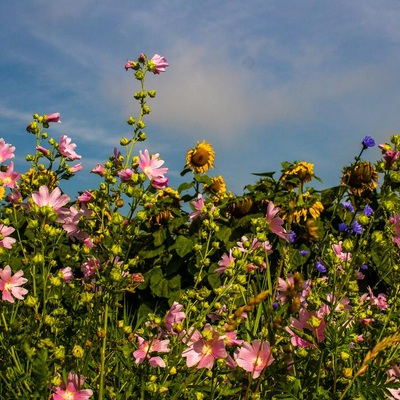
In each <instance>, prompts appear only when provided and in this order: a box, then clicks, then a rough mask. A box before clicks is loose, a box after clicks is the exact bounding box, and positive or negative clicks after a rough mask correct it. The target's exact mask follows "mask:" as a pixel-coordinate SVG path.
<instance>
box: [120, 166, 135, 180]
mask: <svg viewBox="0 0 400 400" xmlns="http://www.w3.org/2000/svg"><path fill="white" fill-rule="evenodd" d="M133 174H134V172H133V171H132V170H131V169H129V168H127V169H124V170H122V171H118V176H119V177H120V179H121V182H125V183H126V182H129V181H130V179H131V176H132V175H133Z"/></svg>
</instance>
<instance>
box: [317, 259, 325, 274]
mask: <svg viewBox="0 0 400 400" xmlns="http://www.w3.org/2000/svg"><path fill="white" fill-rule="evenodd" d="M315 266H316V268H317V271H318V272H320V273H321V274H324V273H325V272H326V267H325V265H324V264H322V262H321V261H320V260H318V261H317V262H316V263H315Z"/></svg>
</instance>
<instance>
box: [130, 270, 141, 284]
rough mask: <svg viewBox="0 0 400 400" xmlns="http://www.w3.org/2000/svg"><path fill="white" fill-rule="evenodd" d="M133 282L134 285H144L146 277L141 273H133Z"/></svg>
mask: <svg viewBox="0 0 400 400" xmlns="http://www.w3.org/2000/svg"><path fill="white" fill-rule="evenodd" d="M131 279H132V282H134V283H143V282H144V276H143V274H141V273H140V272H136V273H133V274H132V276H131Z"/></svg>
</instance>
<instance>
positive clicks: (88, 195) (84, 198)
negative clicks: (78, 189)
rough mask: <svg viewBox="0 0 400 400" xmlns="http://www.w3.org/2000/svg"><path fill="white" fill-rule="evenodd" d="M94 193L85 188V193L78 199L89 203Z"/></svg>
mask: <svg viewBox="0 0 400 400" xmlns="http://www.w3.org/2000/svg"><path fill="white" fill-rule="evenodd" d="M92 197H93V196H92V193H90V192H89V191H88V190H84V191H83V193H82V194H81V195H80V196H78V200H79V201H80V202H81V203H89V201H90V200H91V199H92Z"/></svg>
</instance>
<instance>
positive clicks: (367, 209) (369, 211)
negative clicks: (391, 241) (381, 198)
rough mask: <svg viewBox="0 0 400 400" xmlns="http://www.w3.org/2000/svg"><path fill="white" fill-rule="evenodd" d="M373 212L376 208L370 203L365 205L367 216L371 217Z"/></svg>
mask: <svg viewBox="0 0 400 400" xmlns="http://www.w3.org/2000/svg"><path fill="white" fill-rule="evenodd" d="M373 212H374V210H373V209H372V208H371V207H370V206H369V205H368V204H367V205H366V206H365V207H364V214H365V215H366V216H367V217H370V216H371V215H372V213H373Z"/></svg>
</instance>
